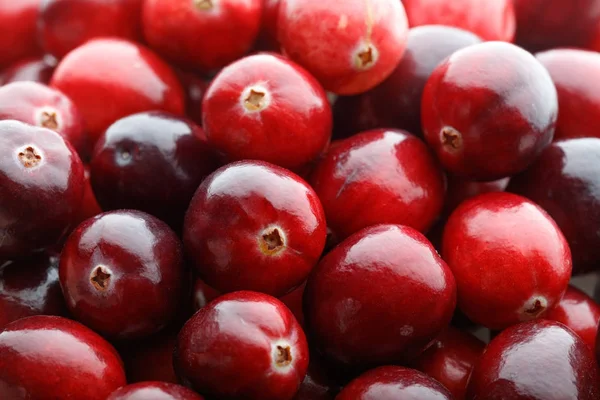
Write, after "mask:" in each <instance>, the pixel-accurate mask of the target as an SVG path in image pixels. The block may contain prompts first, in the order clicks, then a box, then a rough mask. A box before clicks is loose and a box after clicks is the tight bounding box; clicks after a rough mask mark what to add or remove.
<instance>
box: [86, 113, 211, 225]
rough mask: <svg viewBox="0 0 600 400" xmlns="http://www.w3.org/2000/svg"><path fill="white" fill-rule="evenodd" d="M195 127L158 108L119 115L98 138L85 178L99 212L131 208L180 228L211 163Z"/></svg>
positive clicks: (203, 141) (206, 144) (206, 148)
mask: <svg viewBox="0 0 600 400" xmlns="http://www.w3.org/2000/svg"><path fill="white" fill-rule="evenodd" d="M203 135H204V134H203V133H202V132H201V128H200V127H198V126H197V125H196V124H194V123H193V122H191V121H188V120H185V119H182V118H179V117H176V116H174V115H172V114H168V113H164V112H147V113H139V114H135V115H131V116H128V117H125V118H122V119H120V120H118V121H117V122H115V123H114V124H112V125H111V126H110V127H109V128H108V129H107V130H106V132H105V133H104V135H102V136H100V138H99V139H98V142H97V143H96V148H95V149H94V153H93V155H92V161H91V163H90V168H91V182H92V187H93V188H94V193H95V194H96V198H97V199H98V202H99V203H100V205H101V206H102V208H103V209H105V210H115V209H137V210H142V211H145V212H148V213H150V214H152V215H155V216H156V217H158V218H160V219H162V220H163V221H165V222H167V223H168V224H170V225H171V226H173V227H174V228H175V229H180V228H181V225H182V224H183V216H184V214H185V211H186V209H187V206H188V204H189V203H190V200H191V199H192V196H193V195H194V192H195V191H196V189H197V188H198V186H199V185H200V183H201V182H202V180H203V179H204V178H205V177H206V176H207V175H208V174H210V173H211V172H212V171H214V170H215V169H216V167H217V160H216V156H215V155H214V154H213V151H212V149H211V148H210V147H209V145H208V143H207V141H206V139H202V136H203Z"/></svg>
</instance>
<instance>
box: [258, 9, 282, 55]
mask: <svg viewBox="0 0 600 400" xmlns="http://www.w3.org/2000/svg"><path fill="white" fill-rule="evenodd" d="M262 3H263V6H262V18H261V31H260V34H259V47H260V48H262V49H265V50H268V51H277V50H279V40H277V22H278V20H279V5H280V4H281V0H262Z"/></svg>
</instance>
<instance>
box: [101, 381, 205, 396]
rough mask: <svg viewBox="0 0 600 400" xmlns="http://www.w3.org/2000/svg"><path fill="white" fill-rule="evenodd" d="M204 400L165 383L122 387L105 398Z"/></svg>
mask: <svg viewBox="0 0 600 400" xmlns="http://www.w3.org/2000/svg"><path fill="white" fill-rule="evenodd" d="M143 399H164V400H204V397H202V396H200V395H199V394H197V393H196V392H193V391H192V390H190V389H188V388H186V387H183V386H180V385H174V384H172V383H166V382H139V383H134V384H130V385H127V386H123V387H121V388H119V389H117V390H115V391H114V392H112V393H111V395H110V396H108V397H107V398H106V400H143Z"/></svg>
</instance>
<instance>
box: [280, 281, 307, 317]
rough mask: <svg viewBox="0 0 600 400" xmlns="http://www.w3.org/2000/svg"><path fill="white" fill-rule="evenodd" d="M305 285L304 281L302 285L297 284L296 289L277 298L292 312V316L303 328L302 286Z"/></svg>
mask: <svg viewBox="0 0 600 400" xmlns="http://www.w3.org/2000/svg"><path fill="white" fill-rule="evenodd" d="M305 287H306V282H304V283H303V284H302V285H300V286H298V287H297V288H296V289H294V290H292V291H291V292H289V293H288V294H286V295H285V296H282V297H280V298H279V300H281V301H282V302H283V304H285V305H286V306H287V308H289V309H290V311H291V312H292V313H293V314H294V317H296V319H297V320H298V323H299V324H300V326H302V328H304V311H303V309H302V307H303V305H302V302H303V299H304V288H305Z"/></svg>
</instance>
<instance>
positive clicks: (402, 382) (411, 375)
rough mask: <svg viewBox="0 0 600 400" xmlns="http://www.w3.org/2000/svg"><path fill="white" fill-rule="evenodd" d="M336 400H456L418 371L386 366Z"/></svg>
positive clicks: (366, 375)
mask: <svg viewBox="0 0 600 400" xmlns="http://www.w3.org/2000/svg"><path fill="white" fill-rule="evenodd" d="M335 399H336V400H404V399H406V400H412V399H415V400H416V399H419V400H453V397H452V395H451V394H450V392H449V391H448V389H446V388H445V387H444V386H442V385H441V384H440V383H439V382H438V381H436V380H434V379H433V378H431V377H429V376H427V375H425V374H424V373H422V372H419V371H416V370H414V369H409V368H404V367H397V366H385V367H379V368H376V369H373V370H371V371H368V372H365V373H364V374H362V375H361V376H359V377H358V378H356V379H354V380H353V381H352V382H350V383H349V384H348V385H347V386H346V387H345V388H344V389H343V390H342V391H341V392H340V394H339V395H338V396H337V397H336V398H335Z"/></svg>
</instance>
